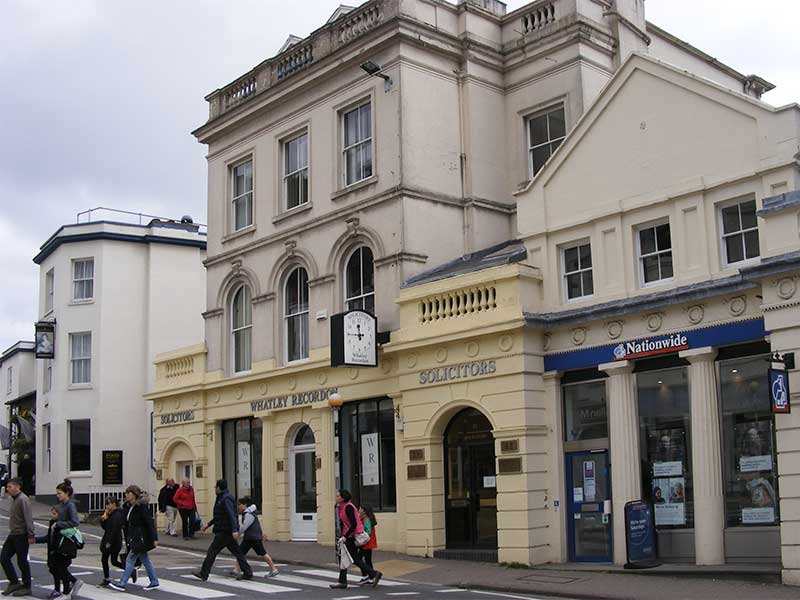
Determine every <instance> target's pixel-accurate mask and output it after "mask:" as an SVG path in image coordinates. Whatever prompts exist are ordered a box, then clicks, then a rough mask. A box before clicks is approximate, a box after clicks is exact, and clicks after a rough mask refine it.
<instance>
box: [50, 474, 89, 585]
mask: <svg viewBox="0 0 800 600" xmlns="http://www.w3.org/2000/svg"><path fill="white" fill-rule="evenodd" d="M74 493H75V491H74V490H73V489H72V482H71V481H70V480H69V479H65V480H64V481H62V482H61V483H59V484H58V485H57V486H56V500H58V504H56V511H57V512H58V519H57V520H56V529H57V530H58V531H59V534H60V532H61V531H62V530H64V529H76V528H77V527H78V526H79V525H80V524H81V521H80V519H79V518H78V506H77V503H76V502H75V500H73V499H72V495H73V494H74ZM70 564H72V560H70V561H68V562H67V563H66V564H64V565H63V569H64V572H63V573H62V574H61V575H62V577H63V579H64V581H65V582H67V581H69V585H70V586H71V587H72V593H73V594H75V595H76V596H77V595H78V590H79V589H81V586H82V585H83V582H82V581H80V580H78V579H76V578H75V576H74V575H73V574H72V573H70V572H69V566H70ZM65 585H66V583H65ZM65 593H66V592H65Z"/></svg>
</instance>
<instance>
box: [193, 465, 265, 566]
mask: <svg viewBox="0 0 800 600" xmlns="http://www.w3.org/2000/svg"><path fill="white" fill-rule="evenodd" d="M216 492H217V500H216V502H214V516H213V518H212V519H211V520H210V521H209V522H208V523H206V524H205V525H204V526H203V531H205V530H206V529H208V528H209V527H211V526H212V525H213V527H214V530H213V531H214V539H213V540H211V544H210V545H209V547H208V552H207V553H206V559H205V560H204V561H203V566H202V568H201V569H200V570H199V571H195V572H193V573H192V575H194V576H195V577H197V578H198V579H201V580H203V581H206V580H207V579H208V575H209V573H211V567H212V566H213V565H214V561H215V560H216V558H217V555H218V554H219V553H220V552H222V549H223V548H227V549H228V552H230V553H231V554H233V556H234V558H236V561H237V562H238V563H239V569H240V570H241V573H239V576H238V577H237V579H252V578H253V570H252V569H251V568H250V565H249V564H248V563H247V559H246V558H245V557H244V554H242V550H241V548H239V544H237V543H236V541H237V540H238V539H239V518H238V517H237V515H236V501H235V500H234V499H233V496H232V495H231V493H230V492H229V491H228V482H227V481H226V480H224V479H218V480H217V485H216Z"/></svg>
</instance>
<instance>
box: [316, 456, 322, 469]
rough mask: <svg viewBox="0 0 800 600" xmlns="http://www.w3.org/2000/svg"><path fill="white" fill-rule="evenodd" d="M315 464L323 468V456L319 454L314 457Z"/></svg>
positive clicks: (318, 467)
mask: <svg viewBox="0 0 800 600" xmlns="http://www.w3.org/2000/svg"><path fill="white" fill-rule="evenodd" d="M314 466H315V467H316V468H317V469H321V468H322V457H320V456H317V457H316V458H315V459H314Z"/></svg>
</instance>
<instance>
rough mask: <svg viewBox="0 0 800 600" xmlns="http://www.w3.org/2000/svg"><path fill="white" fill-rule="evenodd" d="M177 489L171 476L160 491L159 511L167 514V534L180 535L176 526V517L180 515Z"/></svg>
mask: <svg viewBox="0 0 800 600" xmlns="http://www.w3.org/2000/svg"><path fill="white" fill-rule="evenodd" d="M176 491H178V486H177V484H176V483H175V480H174V479H172V478H171V477H170V478H169V479H167V481H166V484H165V485H164V487H162V488H161V491H160V492H158V512H160V513H162V514H166V515H167V535H170V536H172V537H178V530H177V529H176V527H175V519H176V517H177V516H178V507H177V505H176V504H175V492H176Z"/></svg>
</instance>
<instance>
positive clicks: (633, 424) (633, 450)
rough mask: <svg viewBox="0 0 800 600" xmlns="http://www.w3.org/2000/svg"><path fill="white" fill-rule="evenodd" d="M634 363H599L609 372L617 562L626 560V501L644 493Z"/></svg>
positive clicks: (615, 561) (612, 493) (625, 361)
mask: <svg viewBox="0 0 800 600" xmlns="http://www.w3.org/2000/svg"><path fill="white" fill-rule="evenodd" d="M633 367H634V364H633V362H631V361H628V360H624V361H619V362H615V363H606V364H603V365H600V366H599V369H600V370H601V371H604V372H606V373H607V374H608V376H609V377H608V382H607V390H608V424H609V445H610V455H611V498H612V508H613V519H614V564H617V565H624V564H625V562H626V561H627V548H626V545H625V504H626V503H627V502H631V501H633V500H639V499H640V498H641V497H642V475H641V467H640V461H639V405H638V402H637V398H636V378H635V377H634V375H633Z"/></svg>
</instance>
